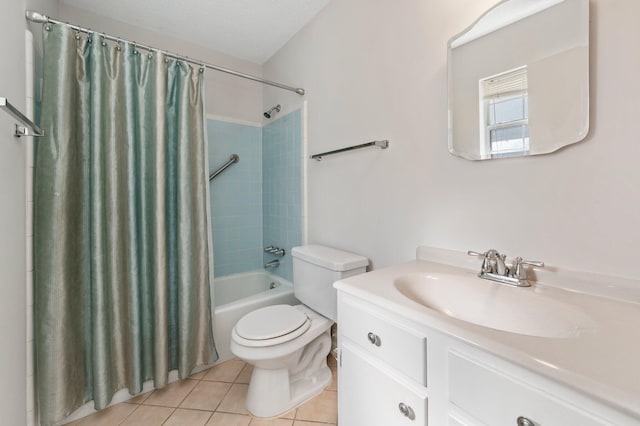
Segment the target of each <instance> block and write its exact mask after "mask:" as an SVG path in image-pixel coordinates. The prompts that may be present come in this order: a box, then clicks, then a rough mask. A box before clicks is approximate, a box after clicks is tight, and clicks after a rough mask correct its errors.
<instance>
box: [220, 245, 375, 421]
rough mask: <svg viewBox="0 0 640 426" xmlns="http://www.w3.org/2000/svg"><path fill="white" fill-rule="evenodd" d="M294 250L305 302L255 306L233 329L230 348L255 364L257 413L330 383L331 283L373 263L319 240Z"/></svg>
mask: <svg viewBox="0 0 640 426" xmlns="http://www.w3.org/2000/svg"><path fill="white" fill-rule="evenodd" d="M291 256H292V257H293V289H294V293H295V296H296V298H297V299H298V300H299V301H300V302H302V303H303V304H302V305H296V306H291V305H272V306H267V307H264V308H260V309H256V310H255V311H253V312H250V313H248V314H247V315H245V316H244V317H242V318H241V319H240V320H239V321H238V322H237V324H236V325H235V327H234V328H233V331H232V332H231V352H232V353H233V354H234V355H235V356H237V357H238V358H240V359H241V360H243V361H245V362H247V363H248V364H251V365H253V373H252V375H251V381H250V382H249V390H248V392H247V401H246V403H247V409H248V410H249V411H250V412H251V414H253V415H254V416H257V417H275V416H278V415H280V414H283V413H286V412H287V411H289V410H290V409H292V408H294V407H296V406H298V405H300V404H301V403H303V402H305V401H307V400H309V399H311V398H313V397H314V396H316V395H318V394H319V393H320V392H322V391H323V390H324V388H326V387H327V386H328V385H329V384H330V383H331V380H332V377H331V370H330V369H329V367H328V366H327V355H328V354H329V351H330V350H331V335H330V329H331V325H332V324H333V323H334V322H335V321H336V318H337V294H336V290H335V289H334V288H333V283H334V282H335V281H338V280H340V279H342V278H347V277H350V276H353V275H357V274H361V273H363V272H365V271H366V268H367V265H368V264H369V261H368V260H367V258H365V257H362V256H359V255H356V254H352V253H348V252H345V251H342V250H337V249H334V248H330V247H324V246H319V245H307V246H301V247H294V248H293V249H292V250H291Z"/></svg>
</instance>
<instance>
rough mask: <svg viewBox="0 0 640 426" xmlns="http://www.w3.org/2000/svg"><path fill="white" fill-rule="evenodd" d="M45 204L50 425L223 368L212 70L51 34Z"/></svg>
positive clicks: (42, 178)
mask: <svg viewBox="0 0 640 426" xmlns="http://www.w3.org/2000/svg"><path fill="white" fill-rule="evenodd" d="M43 34H44V49H45V53H44V84H43V91H44V93H43V101H42V118H41V126H42V128H44V129H46V136H45V137H44V138H42V139H41V140H40V141H39V143H38V146H37V155H36V169H35V205H34V262H35V268H34V269H35V275H34V294H35V309H34V312H35V317H34V325H35V365H36V398H37V401H38V410H39V416H40V420H41V424H43V425H48V424H53V423H55V422H56V421H59V420H61V419H63V418H64V417H66V416H68V415H69V414H70V413H72V412H73V411H74V410H75V409H77V408H78V407H80V406H81V405H83V404H84V403H86V402H88V401H92V400H93V401H94V405H95V408H97V409H101V408H103V407H105V406H107V405H108V404H109V402H110V401H111V398H112V397H113V395H114V393H115V392H116V391H118V390H120V389H124V388H127V389H128V390H129V392H130V393H132V394H135V393H138V392H140V391H141V390H142V384H143V382H144V381H146V380H153V381H154V384H155V386H156V387H162V386H164V385H165V384H166V383H167V377H168V372H169V371H170V370H175V369H177V370H178V372H179V376H180V377H181V378H183V377H186V376H188V375H189V374H191V373H192V371H193V369H194V368H195V367H198V366H202V365H208V364H211V363H213V362H214V361H215V360H216V359H217V354H216V352H215V348H214V345H213V334H212V326H211V306H210V297H209V291H210V290H209V279H210V277H209V270H210V258H209V250H210V247H209V238H208V231H207V220H208V219H207V214H206V212H207V192H206V191H207V186H206V185H207V182H208V180H207V170H206V169H205V161H206V160H205V155H204V154H205V141H204V106H203V92H204V89H203V70H201V69H197V68H195V69H194V68H193V67H191V66H190V65H189V64H188V63H186V62H183V61H178V60H173V59H169V58H167V57H165V56H164V55H163V54H160V53H157V52H154V53H153V54H150V53H148V52H144V51H138V50H137V49H136V47H135V46H134V45H132V44H128V43H119V44H118V45H111V44H108V43H105V41H104V40H103V39H102V38H101V37H100V36H99V35H98V34H92V35H90V36H86V35H80V34H77V33H76V32H75V31H73V30H72V29H71V28H69V27H67V26H66V25H48V24H47V25H46V26H45V30H44V31H43Z"/></svg>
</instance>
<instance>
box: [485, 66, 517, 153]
mask: <svg viewBox="0 0 640 426" xmlns="http://www.w3.org/2000/svg"><path fill="white" fill-rule="evenodd" d="M479 87H480V95H479V98H480V99H481V102H480V117H481V122H482V124H481V128H482V129H484V130H483V131H482V133H481V135H480V139H481V141H482V144H483V145H484V147H483V149H484V150H486V151H487V152H488V153H489V156H490V157H491V158H501V157H513V156H519V155H527V154H529V95H528V92H527V67H526V66H524V67H521V68H518V69H515V70H511V71H507V72H504V73H501V74H498V75H495V76H492V77H488V78H485V79H483V80H480V84H479Z"/></svg>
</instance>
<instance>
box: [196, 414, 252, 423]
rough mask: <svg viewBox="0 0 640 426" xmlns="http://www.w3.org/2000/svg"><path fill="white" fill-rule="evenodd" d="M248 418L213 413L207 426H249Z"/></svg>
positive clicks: (238, 415)
mask: <svg viewBox="0 0 640 426" xmlns="http://www.w3.org/2000/svg"><path fill="white" fill-rule="evenodd" d="M249 423H251V417H250V416H243V415H241V414H229V413H213V416H211V418H210V419H209V422H208V423H207V426H249Z"/></svg>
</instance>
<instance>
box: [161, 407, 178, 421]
mask: <svg viewBox="0 0 640 426" xmlns="http://www.w3.org/2000/svg"><path fill="white" fill-rule="evenodd" d="M165 408H173V411H172V412H171V414H169V416H168V417H167V418H166V420H165V421H164V422H162V423H161V425H163V424H165V423H166V422H168V421H169V419H170V418H171V416H173V413H175V412H176V410H177V409H178V407H165Z"/></svg>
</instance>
